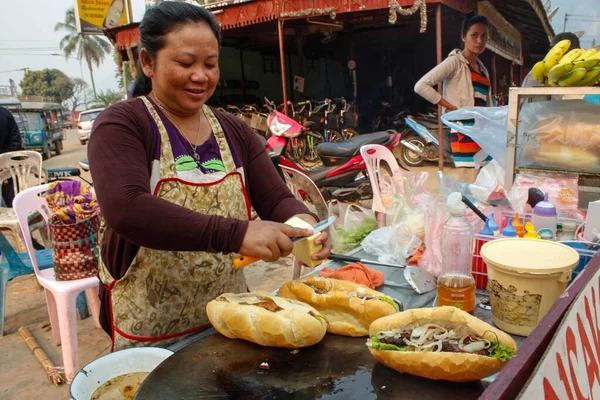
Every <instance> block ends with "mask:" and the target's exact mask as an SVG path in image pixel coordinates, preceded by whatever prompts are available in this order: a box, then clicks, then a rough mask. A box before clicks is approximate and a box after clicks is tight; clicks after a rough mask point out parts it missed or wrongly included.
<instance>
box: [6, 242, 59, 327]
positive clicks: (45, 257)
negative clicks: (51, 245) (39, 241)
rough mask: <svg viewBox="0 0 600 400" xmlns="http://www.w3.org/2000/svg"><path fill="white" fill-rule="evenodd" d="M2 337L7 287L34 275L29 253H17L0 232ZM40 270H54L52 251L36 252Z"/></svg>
mask: <svg viewBox="0 0 600 400" xmlns="http://www.w3.org/2000/svg"><path fill="white" fill-rule="evenodd" d="M0 252H1V253H2V262H0V336H3V335H4V308H5V304H6V286H7V284H8V281H10V280H11V279H13V278H15V277H17V276H21V275H27V274H32V273H33V266H32V264H31V259H30V258H29V254H27V253H17V252H16V251H15V249H13V247H12V246H11V245H10V243H9V242H8V240H6V237H5V236H4V235H3V234H2V232H0ZM35 258H36V260H37V263H38V266H39V268H40V269H47V268H52V251H51V250H49V249H44V250H37V251H36V252H35Z"/></svg>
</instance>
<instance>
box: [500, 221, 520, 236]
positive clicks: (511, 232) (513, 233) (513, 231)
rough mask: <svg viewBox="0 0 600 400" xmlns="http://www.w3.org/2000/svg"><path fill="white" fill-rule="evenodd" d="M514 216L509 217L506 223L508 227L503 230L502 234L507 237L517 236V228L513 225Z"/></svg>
mask: <svg viewBox="0 0 600 400" xmlns="http://www.w3.org/2000/svg"><path fill="white" fill-rule="evenodd" d="M512 221H513V219H512V218H509V219H508V224H507V225H506V228H504V229H503V230H502V235H503V236H507V237H515V236H517V230H516V229H515V228H514V227H513V226H512Z"/></svg>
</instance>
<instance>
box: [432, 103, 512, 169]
mask: <svg viewBox="0 0 600 400" xmlns="http://www.w3.org/2000/svg"><path fill="white" fill-rule="evenodd" d="M464 120H474V121H475V123H473V124H466V125H463V124H460V123H458V121H464ZM507 121H508V106H504V107H467V108H461V109H458V110H456V111H451V112H448V113H445V114H443V115H442V122H443V123H444V125H446V126H448V127H449V128H451V129H454V130H456V131H458V132H460V133H462V134H463V135H467V136H469V137H470V138H471V139H473V141H474V142H475V143H477V144H478V145H479V147H481V149H482V150H483V151H484V152H486V153H487V154H489V155H490V156H492V158H493V159H494V160H496V161H497V162H498V163H499V164H500V165H501V166H502V167H505V166H506V132H507Z"/></svg>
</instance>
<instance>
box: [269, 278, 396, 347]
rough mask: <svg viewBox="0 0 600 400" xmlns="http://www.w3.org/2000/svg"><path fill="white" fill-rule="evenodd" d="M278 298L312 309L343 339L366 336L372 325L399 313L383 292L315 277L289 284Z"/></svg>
mask: <svg viewBox="0 0 600 400" xmlns="http://www.w3.org/2000/svg"><path fill="white" fill-rule="evenodd" d="M278 295H279V296H281V297H286V298H289V299H295V300H299V301H302V302H304V303H306V304H309V305H311V306H313V307H314V308H316V309H317V310H318V311H319V312H320V313H321V314H323V316H324V317H325V319H326V320H327V332H329V333H334V334H336V335H344V336H367V335H368V334H369V325H371V322H373V321H375V320H376V319H378V318H381V317H384V316H386V315H390V314H393V313H396V312H398V311H399V310H400V307H399V306H398V305H397V304H395V302H394V300H393V299H392V298H391V297H389V296H386V295H384V294H383V293H381V292H378V291H376V290H373V289H370V288H368V287H366V286H363V285H359V284H357V283H354V282H348V281H343V280H339V279H331V278H321V277H316V276H309V277H306V278H302V279H299V280H295V281H291V282H288V283H286V284H285V285H283V286H282V287H281V288H280V289H279V293H278ZM380 299H383V300H380Z"/></svg>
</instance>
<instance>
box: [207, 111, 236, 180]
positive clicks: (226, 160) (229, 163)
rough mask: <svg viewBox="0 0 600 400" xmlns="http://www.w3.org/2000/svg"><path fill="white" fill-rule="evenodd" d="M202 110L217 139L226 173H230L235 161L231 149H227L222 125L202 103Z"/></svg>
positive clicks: (227, 145) (233, 169) (233, 168)
mask: <svg viewBox="0 0 600 400" xmlns="http://www.w3.org/2000/svg"><path fill="white" fill-rule="evenodd" d="M202 111H204V115H205V116H206V119H207V120H208V123H209V124H210V127H211V129H212V131H213V133H214V134H215V139H217V143H218V145H219V151H220V152H221V159H222V161H223V165H224V166H225V171H226V173H228V174H230V173H232V172H235V170H236V167H235V162H234V161H233V156H232V154H231V150H230V149H229V144H228V143H227V138H226V137H225V132H223V127H222V126H221V124H220V123H219V121H218V120H217V117H215V114H214V113H213V112H212V110H211V109H210V107H208V106H207V105H204V107H203V108H202Z"/></svg>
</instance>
